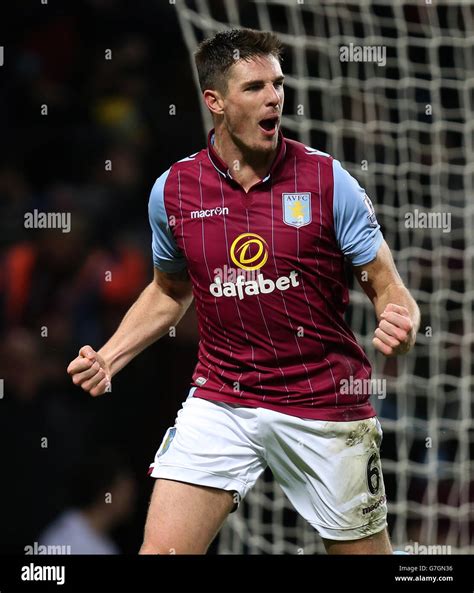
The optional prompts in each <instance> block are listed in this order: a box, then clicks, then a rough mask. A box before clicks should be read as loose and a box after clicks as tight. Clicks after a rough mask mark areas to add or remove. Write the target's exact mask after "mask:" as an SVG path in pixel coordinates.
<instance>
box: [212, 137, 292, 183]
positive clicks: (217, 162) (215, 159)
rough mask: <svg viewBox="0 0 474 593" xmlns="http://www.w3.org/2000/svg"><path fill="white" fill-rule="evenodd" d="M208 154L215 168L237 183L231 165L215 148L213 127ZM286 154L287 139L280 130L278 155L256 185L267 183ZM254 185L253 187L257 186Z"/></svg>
mask: <svg viewBox="0 0 474 593" xmlns="http://www.w3.org/2000/svg"><path fill="white" fill-rule="evenodd" d="M207 154H208V156H209V160H210V161H211V163H212V164H213V166H214V168H215V169H216V171H218V172H219V173H220V174H221V175H222V176H223V177H225V178H226V179H228V180H230V181H234V182H235V183H237V182H236V181H235V179H234V178H233V177H232V175H231V173H230V170H229V167H228V166H227V164H226V163H225V162H224V161H223V160H222V159H221V158H220V156H219V155H218V154H217V152H216V151H215V150H214V129H212V130H211V131H210V132H209V135H208V137H207ZM285 155H286V140H285V138H284V136H283V134H282V132H281V130H279V131H278V151H277V155H276V157H275V159H274V161H273V163H272V165H271V167H270V170H269V171H268V173H267V175H266V176H265V177H264V178H263V179H261V180H260V181H258V182H257V183H256V184H255V185H260V184H261V183H265V182H266V181H268V180H269V179H270V178H271V177H273V176H274V175H275V173H276V171H277V170H278V169H279V167H280V165H281V164H282V162H283V161H284V159H285ZM255 185H254V186H252V187H255Z"/></svg>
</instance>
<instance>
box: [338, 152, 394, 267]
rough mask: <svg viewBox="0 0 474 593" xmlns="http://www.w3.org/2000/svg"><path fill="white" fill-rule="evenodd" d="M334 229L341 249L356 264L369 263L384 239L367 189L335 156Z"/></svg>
mask: <svg viewBox="0 0 474 593" xmlns="http://www.w3.org/2000/svg"><path fill="white" fill-rule="evenodd" d="M333 174H334V200H333V212H334V229H335V232H336V239H337V242H338V243H339V247H340V249H341V251H342V253H343V254H344V255H345V256H346V257H348V258H349V259H350V260H351V262H352V264H353V265H354V266H362V265H364V264H368V263H369V262H371V261H372V260H373V259H375V256H376V255H377V251H378V250H379V247H380V245H381V244H382V241H383V235H382V232H381V231H380V225H379V223H378V222H377V218H376V216H375V211H374V207H373V206H372V202H371V201H370V199H369V197H368V196H367V194H366V193H365V190H364V189H362V188H361V187H360V185H359V184H358V183H357V181H356V180H355V179H354V177H352V175H350V174H349V173H348V172H347V171H346V170H345V169H343V168H342V165H341V163H340V162H339V161H336V160H333Z"/></svg>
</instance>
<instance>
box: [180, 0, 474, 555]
mask: <svg viewBox="0 0 474 593" xmlns="http://www.w3.org/2000/svg"><path fill="white" fill-rule="evenodd" d="M176 8H177V13H178V18H179V20H180V24H181V27H182V31H183V36H184V39H185V41H186V43H187V45H188V48H189V51H190V54H191V53H192V52H193V51H194V50H195V49H196V47H197V44H198V43H199V42H200V41H201V40H202V39H203V38H205V37H207V36H208V35H211V34H213V33H215V32H217V31H219V30H222V29H225V28H228V27H234V26H237V27H240V26H245V27H254V28H258V29H264V30H271V31H274V32H276V33H278V35H279V37H280V38H281V39H282V41H283V42H284V44H285V61H284V64H283V70H284V73H285V76H286V80H285V87H286V90H285V92H286V100H285V110H284V111H285V115H284V117H283V129H284V133H285V134H286V135H288V136H289V137H293V138H295V139H298V140H300V141H302V142H304V143H306V144H308V145H310V146H313V147H314V148H318V149H319V150H322V151H325V152H328V153H329V154H332V155H334V156H335V157H336V158H338V159H339V160H340V161H341V162H342V163H343V165H344V166H345V168H346V169H348V170H349V172H350V173H351V174H352V175H354V176H355V177H356V178H357V179H358V180H359V182H360V184H361V185H362V186H363V187H365V189H366V191H367V193H368V194H369V196H371V198H372V200H373V202H374V204H375V208H376V211H377V215H378V220H379V222H380V224H381V226H382V230H383V232H384V236H385V238H386V240H387V242H388V244H389V246H390V247H391V249H392V252H393V255H394V258H395V261H396V264H397V267H398V269H399V271H400V274H401V276H402V278H403V279H404V281H405V282H406V283H407V285H408V287H409V288H410V290H411V293H412V294H413V296H414V298H415V299H416V301H417V302H418V304H419V306H420V309H421V313H422V322H421V327H420V332H419V335H418V343H417V346H416V349H415V351H414V352H412V353H411V354H410V355H409V356H408V357H406V358H399V359H385V358H384V357H383V356H382V355H379V354H377V353H376V352H375V351H374V348H373V346H372V344H371V336H372V334H373V331H374V329H375V318H374V314H373V309H372V306H371V304H370V302H369V301H368V299H367V297H366V296H365V295H364V294H362V292H361V291H360V289H358V288H356V287H355V286H353V285H351V305H350V307H349V309H348V319H349V321H350V324H351V327H352V328H353V330H354V332H355V334H356V336H357V338H358V340H359V341H360V342H361V343H362V344H363V346H364V348H365V349H366V351H367V353H368V355H369V357H370V359H371V360H372V361H373V365H374V376H376V377H377V378H383V379H385V380H386V386H387V393H386V397H385V398H382V397H380V398H375V399H374V398H373V403H374V406H375V407H376V409H377V412H378V414H379V416H380V419H381V423H382V426H383V429H384V441H383V444H382V465H383V469H384V477H385V483H386V489H387V496H388V502H389V528H390V533H391V537H392V542H393V544H394V547H396V548H400V549H404V547H405V546H406V545H408V544H410V545H411V544H412V543H413V542H418V544H420V545H447V546H450V548H446V550H448V549H449V550H450V551H451V552H452V553H456V552H458V553H472V552H473V550H474V546H473V527H474V523H473V513H472V511H473V502H472V501H473V494H474V488H473V485H474V482H473V481H472V480H471V478H470V476H471V474H472V465H473V464H472V462H471V453H472V452H473V450H474V431H473V421H472V418H473V405H472V398H471V394H472V392H473V389H472V387H473V357H472V351H473V302H474V300H473V296H474V286H473V270H474V266H473V254H474V249H473V239H472V236H473V231H474V201H473V198H474V193H473V179H474V158H473V157H474V155H473V142H474V133H473V126H474V118H473V117H472V113H473V107H474V67H473V61H474V51H473V40H474V23H473V17H474V6H473V5H472V2H471V1H470V0H466V1H464V2H463V1H455V0H449V1H448V0H445V1H443V0H436V2H435V3H433V4H432V3H431V2H430V1H428V0H425V1H422V0H420V1H417V2H414V1H411V2H405V1H403V0H402V1H400V2H392V0H378V1H376V2H374V1H369V0H347V1H344V2H339V1H336V0H334V1H324V0H314V1H310V0H304V1H301V0H239V1H237V0H218V1H210V0H194V1H192V0H177V1H176ZM351 44H352V45H351ZM357 47H361V48H365V47H370V48H371V47H374V48H376V49H375V53H372V54H366V55H365V58H366V59H365V61H358V57H357V55H356V53H357V51H358V50H357ZM344 48H346V49H344ZM384 48H385V49H384ZM344 51H346V52H349V57H348V59H347V60H345V58H344V53H343V52H344ZM351 52H352V53H351ZM377 52H378V53H377ZM370 56H372V57H370ZM346 57H347V53H346ZM202 116H203V125H204V126H205V128H206V129H209V128H210V127H212V121H211V120H210V118H209V114H208V113H207V111H206V109H205V108H204V106H202ZM321 551H323V547H322V542H321V540H320V539H319V537H318V536H317V534H316V533H315V531H314V530H313V529H312V528H311V527H310V526H309V525H308V524H307V523H306V522H305V521H304V520H303V519H302V518H301V517H299V516H298V515H296V513H295V512H294V511H293V510H292V508H291V507H290V505H289V503H288V501H287V500H286V498H285V497H284V495H283V493H282V491H281V490H280V488H279V487H278V485H277V484H276V483H275V482H274V481H273V479H272V477H271V474H270V473H269V472H268V471H267V472H265V474H264V476H263V477H262V478H261V479H260V480H259V481H258V483H257V485H256V486H255V487H254V489H253V490H252V491H251V492H250V494H249V495H248V496H247V498H246V500H245V501H244V502H243V503H242V505H241V508H240V510H239V511H238V512H237V513H234V514H232V515H231V516H230V517H229V520H228V521H227V523H226V525H225V526H224V528H223V530H222V531H221V534H220V539H219V552H220V553H248V554H258V553H269V554H277V553H296V554H297V553H305V554H308V553H319V552H321Z"/></svg>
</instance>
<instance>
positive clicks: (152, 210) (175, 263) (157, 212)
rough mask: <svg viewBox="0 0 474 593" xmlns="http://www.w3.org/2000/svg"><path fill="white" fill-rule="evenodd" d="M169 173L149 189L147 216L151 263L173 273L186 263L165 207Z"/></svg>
mask: <svg viewBox="0 0 474 593" xmlns="http://www.w3.org/2000/svg"><path fill="white" fill-rule="evenodd" d="M169 173H170V169H168V171H166V172H165V173H163V175H161V177H159V178H158V179H157V180H156V182H155V185H154V186H153V188H152V190H151V193H150V200H149V202H148V217H149V220H150V226H151V230H152V242H151V246H152V251H153V265H154V266H155V267H156V268H158V269H159V270H160V271H162V272H167V273H173V272H180V271H181V270H183V269H184V268H185V267H186V265H187V263H186V259H185V257H184V255H183V254H182V252H181V251H180V249H179V248H178V246H177V245H176V241H175V239H174V237H173V233H172V232H171V228H170V226H169V220H168V215H167V213H166V209H165V200H164V194H165V192H164V189H165V184H166V180H167V179H168V175H169Z"/></svg>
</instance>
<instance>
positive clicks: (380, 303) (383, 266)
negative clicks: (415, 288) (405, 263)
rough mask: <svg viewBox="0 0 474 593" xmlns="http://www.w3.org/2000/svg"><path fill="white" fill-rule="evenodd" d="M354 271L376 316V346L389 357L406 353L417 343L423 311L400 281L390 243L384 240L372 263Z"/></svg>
mask: <svg viewBox="0 0 474 593" xmlns="http://www.w3.org/2000/svg"><path fill="white" fill-rule="evenodd" d="M353 270H354V274H355V276H356V278H357V280H358V281H359V284H360V285H361V287H362V289H363V290H364V292H365V293H366V295H367V296H368V297H369V299H370V300H371V301H372V304H373V305H374V309H375V313H376V315H377V320H378V327H377V329H376V330H375V334H374V338H373V340H372V343H373V345H374V346H375V348H377V350H380V352H382V353H383V354H385V355H386V356H396V355H397V354H406V353H407V352H408V351H409V350H410V349H411V348H412V346H413V345H414V344H415V341H416V333H417V331H418V328H419V326H420V310H419V308H418V305H417V304H416V302H415V300H414V299H413V297H412V296H411V294H410V293H409V291H408V289H407V288H406V286H405V285H404V284H403V281H402V279H401V278H400V275H399V273H398V271H397V268H396V266H395V262H394V261H393V257H392V254H391V252H390V249H389V247H388V245H387V243H386V242H385V241H382V244H381V245H380V247H379V249H378V251H377V255H376V257H375V259H374V260H373V261H371V262H369V263H367V264H365V265H362V266H354V267H353Z"/></svg>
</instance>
